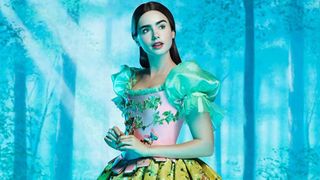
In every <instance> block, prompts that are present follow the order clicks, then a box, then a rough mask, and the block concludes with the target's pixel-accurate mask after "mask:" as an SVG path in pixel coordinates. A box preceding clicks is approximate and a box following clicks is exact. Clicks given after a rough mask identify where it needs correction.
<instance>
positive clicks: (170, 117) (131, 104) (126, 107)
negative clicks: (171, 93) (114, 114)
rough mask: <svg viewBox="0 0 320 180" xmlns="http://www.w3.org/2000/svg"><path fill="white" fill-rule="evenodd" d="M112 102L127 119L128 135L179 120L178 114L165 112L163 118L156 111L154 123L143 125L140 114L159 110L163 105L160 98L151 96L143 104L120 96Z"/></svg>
mask: <svg viewBox="0 0 320 180" xmlns="http://www.w3.org/2000/svg"><path fill="white" fill-rule="evenodd" d="M112 101H113V102H114V103H115V104H116V105H117V107H118V108H119V109H120V110H121V111H122V116H123V117H124V118H125V126H126V134H133V132H134V129H139V128H142V129H143V130H145V129H146V128H147V127H149V126H151V125H157V124H160V125H162V124H163V122H164V121H165V122H167V123H168V124H169V123H170V122H171V121H176V120H177V119H178V112H177V113H176V114H175V115H174V114H173V113H172V112H171V111H165V112H163V113H162V115H163V118H161V117H160V112H159V111H155V113H154V114H153V120H152V122H151V123H149V124H147V125H145V124H143V121H142V117H141V116H140V115H139V114H138V112H140V113H142V112H143V111H145V110H147V109H151V110H157V109H158V107H159V105H161V98H160V97H158V96H150V97H148V98H147V99H145V100H144V101H143V102H137V101H134V100H131V99H129V98H127V96H123V97H121V96H118V97H116V98H114V99H113V100H112Z"/></svg>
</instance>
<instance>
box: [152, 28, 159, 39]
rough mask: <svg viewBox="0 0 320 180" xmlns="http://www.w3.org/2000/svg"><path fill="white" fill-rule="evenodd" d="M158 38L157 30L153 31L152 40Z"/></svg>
mask: <svg viewBox="0 0 320 180" xmlns="http://www.w3.org/2000/svg"><path fill="white" fill-rule="evenodd" d="M158 38H159V33H158V31H157V30H153V36H152V39H153V40H154V39H158Z"/></svg>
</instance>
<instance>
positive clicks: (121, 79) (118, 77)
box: [111, 65, 135, 97]
mask: <svg viewBox="0 0 320 180" xmlns="http://www.w3.org/2000/svg"><path fill="white" fill-rule="evenodd" d="M134 74H135V73H134V71H133V69H132V68H131V67H129V66H127V65H122V66H121V68H120V71H119V72H117V73H115V74H112V76H111V80H112V83H113V91H114V92H115V93H116V94H117V95H118V96H121V97H123V96H124V95H125V94H126V91H127V90H128V89H131V85H132V82H131V81H132V79H133V78H132V77H133V76H134Z"/></svg>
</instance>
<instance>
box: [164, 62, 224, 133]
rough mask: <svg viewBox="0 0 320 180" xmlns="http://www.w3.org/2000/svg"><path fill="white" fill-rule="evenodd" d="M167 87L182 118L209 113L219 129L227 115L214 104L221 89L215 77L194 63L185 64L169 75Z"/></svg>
mask: <svg viewBox="0 0 320 180" xmlns="http://www.w3.org/2000/svg"><path fill="white" fill-rule="evenodd" d="M165 86H166V88H165V92H166V95H167V97H168V100H169V102H170V103H171V104H172V105H174V106H175V107H176V109H177V110H178V111H179V112H181V113H180V114H179V115H180V116H184V117H186V116H188V115H190V114H192V113H202V112H208V113H209V114H210V118H211V121H212V124H213V127H214V129H217V128H219V126H220V124H221V121H222V119H223V117H224V114H225V113H224V111H223V110H222V109H221V108H219V107H218V106H217V105H216V104H215V103H213V101H214V100H215V97H216V95H217V94H218V91H219V89H220V82H219V81H218V80H217V79H216V77H215V76H214V75H212V74H211V73H209V72H207V71H204V70H202V69H201V68H200V67H199V66H198V64H197V63H196V62H194V61H189V62H184V63H181V65H179V66H177V67H176V68H175V69H173V70H172V71H171V72H170V73H169V75H168V78H167V81H166V83H165Z"/></svg>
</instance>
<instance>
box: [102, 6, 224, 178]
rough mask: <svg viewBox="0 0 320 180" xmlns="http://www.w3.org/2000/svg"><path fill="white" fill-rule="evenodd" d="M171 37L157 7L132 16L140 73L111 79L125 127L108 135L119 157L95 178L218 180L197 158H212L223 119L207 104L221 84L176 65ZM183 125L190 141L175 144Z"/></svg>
mask: <svg viewBox="0 0 320 180" xmlns="http://www.w3.org/2000/svg"><path fill="white" fill-rule="evenodd" d="M175 36H176V30H175V23H174V19H173V16H172V14H171V13H170V11H169V10H168V9H167V8H166V7H165V6H163V5H162V4H160V3H157V2H148V3H144V4H141V5H140V6H139V7H138V8H137V9H136V10H135V11H134V13H133V17H132V37H133V39H134V41H135V42H136V43H137V45H138V46H139V48H140V64H141V66H142V68H134V67H128V66H127V65H123V66H122V68H121V70H120V72H118V73H116V74H114V75H112V81H113V88H114V91H115V93H116V94H117V97H116V98H114V99H113V101H114V102H115V104H116V105H117V107H118V108H119V109H120V110H121V111H122V114H123V117H124V119H125V127H126V128H125V131H124V132H122V131H121V130H120V129H119V128H118V127H113V128H111V129H110V130H109V131H108V133H107V135H106V137H105V141H106V143H107V144H108V145H109V146H110V147H111V148H114V149H117V150H119V151H121V152H122V153H121V154H120V155H119V156H117V157H116V158H114V159H112V160H111V161H110V162H109V163H108V164H107V166H106V168H105V169H104V171H103V172H102V173H101V175H100V176H99V178H98V179H221V177H220V176H219V175H218V174H217V173H216V172H215V171H214V170H213V169H212V168H210V167H209V166H208V165H207V164H206V163H205V162H203V161H201V160H200V159H199V157H203V156H211V155H212V154H213V147H214V141H213V129H214V128H216V127H217V126H218V125H219V123H220V120H221V118H222V114H221V112H220V111H219V110H217V107H216V106H214V104H212V102H213V100H214V98H215V96H216V94H217V92H218V90H219V87H220V84H219V81H218V80H217V79H216V78H215V77H214V76H213V75H212V74H210V73H208V72H206V71H204V70H202V69H201V68H200V67H199V66H198V65H197V64H196V63H195V62H193V61H190V62H181V60H180V57H179V54H178V50H177V48H176V44H175ZM183 122H186V123H187V124H188V126H189V128H190V131H191V133H192V136H193V140H192V141H189V142H185V143H182V144H176V140H177V138H178V135H179V132H180V129H181V126H182V123H183Z"/></svg>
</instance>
